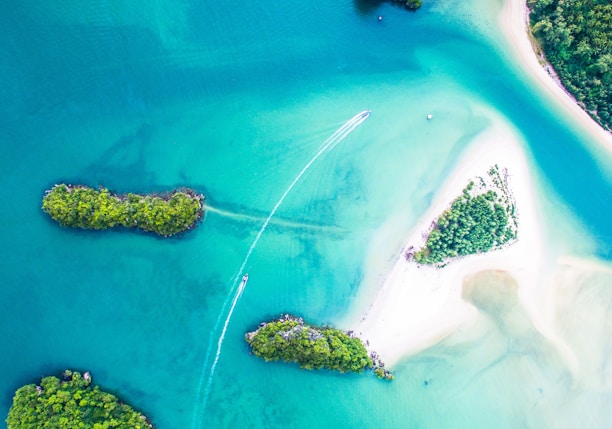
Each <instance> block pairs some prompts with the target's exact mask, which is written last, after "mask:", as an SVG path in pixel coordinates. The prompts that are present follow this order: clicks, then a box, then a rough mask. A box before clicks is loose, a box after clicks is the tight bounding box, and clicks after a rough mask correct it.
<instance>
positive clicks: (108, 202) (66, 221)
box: [42, 184, 204, 237]
mask: <svg viewBox="0 0 612 429" xmlns="http://www.w3.org/2000/svg"><path fill="white" fill-rule="evenodd" d="M203 202H204V196H203V195H200V194H197V193H196V192H194V191H192V190H189V189H186V190H182V191H174V192H172V193H168V194H160V195H138V194H131V193H130V194H127V195H116V194H112V193H111V192H110V191H109V190H108V189H105V188H100V189H93V188H89V187H87V186H73V185H66V184H61V185H55V186H54V187H53V188H52V189H51V190H49V191H47V192H46V193H45V196H44V197H43V202H42V209H43V210H44V211H45V212H46V213H47V214H48V215H49V216H51V218H52V219H53V220H54V221H56V222H58V223H59V224H60V225H62V226H70V227H73V228H83V229H108V228H115V227H125V228H138V229H141V230H143V231H147V232H152V233H155V234H157V235H161V236H164V237H168V236H171V235H175V234H178V233H181V232H184V231H187V230H189V229H191V228H193V227H194V226H195V225H196V224H197V223H198V221H199V220H200V219H201V218H202V215H203V213H204V203H203Z"/></svg>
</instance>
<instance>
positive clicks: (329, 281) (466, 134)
mask: <svg viewBox="0 0 612 429" xmlns="http://www.w3.org/2000/svg"><path fill="white" fill-rule="evenodd" d="M319 3H321V2H319ZM501 6H502V4H501V2H500V1H485V0H470V1H466V2H461V4H457V2H451V1H449V0H430V1H426V2H425V5H424V6H423V8H422V9H421V10H420V11H419V12H418V13H407V12H405V11H404V10H402V9H401V8H395V7H391V6H388V5H383V4H378V3H377V2H367V1H366V0H356V1H340V2H327V3H324V2H323V3H321V4H308V3H304V2H298V1H293V0H291V1H285V2H277V3H274V4H272V3H270V4H266V5H263V4H251V3H248V2H247V3H241V4H236V3H231V4H230V3H228V4H224V3H223V2H221V3H213V2H210V1H203V0H199V1H197V0H192V1H173V2H170V1H164V0H157V1H153V2H149V3H147V5H146V7H142V5H138V4H136V3H131V2H130V3H128V4H127V5H126V4H123V3H122V2H115V1H93V2H89V3H87V4H86V5H85V4H83V2H79V1H63V2H60V3H59V4H52V3H48V2H40V1H37V0H24V1H21V2H18V4H13V5H8V4H4V5H1V6H0V11H1V13H0V22H1V24H2V25H1V26H0V28H1V30H0V34H1V35H2V37H0V46H1V49H0V55H1V56H2V62H1V63H0V64H1V65H0V81H1V82H2V83H1V84H0V94H1V95H2V99H3V103H2V105H0V111H1V115H0V124H1V129H2V130H3V132H2V133H1V134H0V144H1V147H2V157H0V175H1V177H2V183H3V186H2V188H0V193H1V194H2V201H4V209H3V210H2V214H1V215H0V216H1V222H0V232H1V235H2V243H3V246H2V258H1V259H0V261H1V262H0V264H1V269H2V274H3V285H2V287H1V288H0V294H1V299H0V303H1V305H2V309H1V314H2V323H1V324H0V339H1V340H2V343H3V353H2V354H0V379H1V380H2V389H1V392H2V396H1V406H0V408H1V409H2V413H0V414H2V415H6V412H7V411H8V408H9V406H10V403H11V398H12V394H13V392H14V390H15V389H16V388H18V387H19V386H21V385H22V384H24V383H30V382H34V381H36V380H37V379H38V378H39V377H40V376H42V375H47V374H54V373H58V372H59V371H61V370H63V369H65V368H74V369H81V370H90V371H92V373H93V375H94V378H95V379H96V382H97V383H99V384H101V385H102V386H104V387H105V388H106V389H108V390H110V391H113V392H116V393H117V394H119V395H120V396H121V397H122V398H124V399H125V400H126V401H127V402H129V403H131V404H133V405H134V406H135V407H136V408H138V409H140V410H142V411H143V412H144V413H145V414H147V415H148V416H150V418H151V419H152V421H153V422H154V423H155V425H156V427H158V428H201V427H202V428H203V427H210V428H225V427H249V428H251V427H252V428H280V427H292V428H315V427H316V428H332V427H347V428H353V427H354V428H358V427H359V428H362V427H385V428H450V427H453V428H471V429H474V428H491V427H496V428H512V429H514V428H522V427H524V428H544V427H546V428H575V427H579V425H580V426H582V425H584V426H589V427H593V428H604V427H610V426H611V425H612V417H610V413H609V409H610V405H612V394H611V392H612V390H611V388H610V382H609V381H608V378H610V371H611V370H610V363H609V362H608V357H607V354H606V352H605V350H606V346H605V345H606V344H607V341H609V338H610V329H611V328H610V327H609V324H608V325H606V324H605V323H604V321H605V320H609V318H610V314H609V311H608V310H607V309H608V303H609V302H611V299H612V293H611V292H610V291H609V288H610V286H612V281H611V280H610V279H611V276H610V275H609V274H606V270H605V269H604V270H603V271H601V270H600V271H598V272H597V273H594V274H593V273H590V274H585V273H578V274H577V273H572V272H569V271H566V272H564V273H565V274H564V275H560V276H559V277H558V279H557V280H558V283H559V287H560V288H566V289H568V288H569V289H568V290H570V289H571V290H578V289H576V287H575V286H576V285H577V284H580V285H588V287H589V288H590V289H588V290H587V289H584V290H585V292H584V293H581V294H579V295H576V296H575V298H576V299H574V300H573V301H572V302H571V303H570V304H567V303H566V304H567V305H565V307H563V308H564V311H566V313H563V314H567V325H568V326H569V327H568V328H567V329H568V332H570V331H571V333H572V335H573V336H572V338H583V339H584V338H587V339H588V341H587V342H585V343H584V344H582V346H584V347H583V349H584V348H585V347H586V348H587V349H588V350H587V352H589V353H590V354H589V355H588V356H590V362H592V368H591V372H590V374H591V375H592V379H593V380H591V382H590V383H583V384H580V383H573V382H572V380H571V377H570V376H569V375H568V372H567V370H566V369H565V368H563V367H562V365H559V364H558V362H557V361H556V358H555V357H554V353H552V352H551V351H550V348H549V347H548V346H547V345H546V344H540V343H538V342H536V343H537V344H538V345H533V342H532V341H531V340H532V339H533V337H532V336H530V335H535V334H533V333H532V334H530V335H526V336H523V337H521V336H512V335H510V334H507V333H503V332H501V331H499V330H496V329H495V315H493V316H492V317H490V318H489V319H487V320H486V321H485V322H483V323H482V325H481V326H478V327H475V328H474V330H473V331H469V332H461V333H459V334H457V335H456V336H455V337H453V338H451V340H450V341H447V342H445V343H443V344H441V345H439V346H436V347H434V348H432V349H430V350H427V351H425V352H423V353H421V354H419V355H417V356H413V357H410V358H407V359H405V360H404V361H403V362H402V363H401V364H400V365H398V367H397V368H396V370H397V371H396V381H395V382H393V383H391V384H387V383H382V382H379V381H377V380H376V379H375V378H374V377H371V376H358V375H337V374H331V373H327V372H316V373H309V372H303V371H299V370H298V369H296V368H295V367H294V366H292V365H284V364H280V365H270V364H265V363H263V362H261V361H259V360H258V359H255V358H253V357H251V356H249V354H248V350H247V347H246V344H245V342H244V341H243V339H242V338H243V333H244V332H245V331H247V330H249V329H252V328H253V327H255V326H256V325H257V324H258V323H259V322H260V321H261V320H263V319H267V318H270V317H274V316H276V315H277V314H279V313H280V312H294V313H297V314H300V315H303V316H305V317H307V318H308V319H309V320H311V321H312V322H316V323H331V324H338V323H341V321H342V320H346V319H347V318H350V316H351V314H352V312H354V311H357V310H356V309H357V308H359V305H360V304H359V300H358V298H357V297H358V295H359V293H360V292H363V291H364V290H366V291H367V290H370V291H373V290H374V289H375V288H376V286H377V285H376V284H366V282H363V281H362V280H363V279H364V278H365V277H366V275H367V274H372V273H374V277H375V276H376V275H378V276H379V277H382V276H384V273H385V271H386V270H387V269H388V268H389V267H390V266H391V265H392V264H393V260H394V258H395V257H396V255H397V253H398V252H399V250H400V249H401V246H402V240H403V237H405V236H407V234H408V233H409V232H410V230H411V228H412V227H414V226H415V224H416V222H417V220H418V219H419V216H420V215H421V214H422V213H423V212H424V211H425V210H426V209H427V207H428V205H429V203H430V202H431V200H432V197H433V195H434V194H435V192H436V190H437V189H438V188H439V186H440V185H441V184H442V183H443V182H444V179H445V177H446V175H447V174H448V172H449V171H450V170H451V169H452V168H453V166H454V165H455V162H456V159H457V157H458V155H459V154H461V152H462V150H463V149H464V148H465V147H466V146H467V145H468V144H469V143H470V141H471V140H472V139H473V138H474V137H475V136H477V135H478V134H479V133H480V132H481V131H483V130H485V129H486V128H487V126H488V124H489V123H490V122H491V120H492V116H491V115H492V114H493V113H490V112H494V115H495V117H500V118H504V120H505V121H506V122H507V123H508V124H510V125H511V126H512V127H513V128H514V129H516V130H517V131H518V132H519V133H520V135H521V136H522V138H523V139H524V148H525V151H526V153H527V155H528V158H529V159H530V163H531V166H532V170H533V173H534V176H535V177H536V178H537V188H538V189H537V192H538V197H539V200H540V203H541V210H542V214H543V216H544V217H545V218H547V219H550V220H551V222H550V223H549V225H550V226H549V227H548V230H547V234H548V237H549V239H550V243H549V247H550V249H551V255H553V256H554V255H557V254H567V253H569V254H574V255H578V256H581V257H587V258H590V259H598V260H599V261H600V263H601V264H609V262H610V259H611V258H612V247H611V243H612V223H610V222H609V209H610V205H611V204H610V203H611V201H612V168H611V167H610V166H611V165H612V163H610V161H611V158H612V157H611V156H610V154H609V152H606V151H604V150H602V149H601V148H599V147H598V146H597V145H595V144H593V143H592V142H590V141H588V138H589V137H588V135H587V134H586V133H584V132H583V131H582V130H580V129H579V127H578V126H576V125H575V124H573V123H572V122H571V120H570V119H571V118H568V117H567V116H565V114H564V113H563V112H561V111H560V110H559V109H557V108H556V107H555V106H554V105H552V104H551V102H550V100H548V99H547V98H546V96H545V95H544V94H543V92H542V91H541V90H540V89H539V88H538V87H537V86H536V85H535V84H534V83H532V81H531V80H530V78H529V76H528V75H527V74H526V73H525V72H524V71H522V69H521V68H520V66H519V65H518V64H515V62H514V61H513V60H512V58H511V56H510V54H509V48H508V47H507V46H506V45H505V42H504V41H503V39H502V37H501V35H500V34H499V33H498V29H497V27H498V26H497V25H496V21H495V19H496V16H497V14H498V12H499V11H500V9H501ZM378 15H382V16H383V20H382V21H381V22H379V21H378V20H377V16H378ZM365 109H369V110H371V111H372V113H371V115H370V117H369V118H368V119H367V120H366V121H365V122H364V123H363V124H361V125H359V126H358V127H357V128H356V129H355V130H353V131H352V132H351V133H350V134H349V135H348V136H347V137H346V138H345V139H344V140H343V141H341V142H340V143H339V144H338V145H337V146H336V147H335V148H334V149H333V150H330V151H326V152H325V153H323V154H322V155H321V157H320V158H319V159H317V161H316V162H315V163H313V164H312V166H311V167H310V168H309V169H308V170H307V171H306V172H305V174H304V175H303V177H302V178H301V180H300V181H299V182H298V183H297V184H296V186H295V187H294V188H293V190H292V191H291V192H290V193H289V194H288V195H287V197H286V199H285V200H284V202H283V204H282V205H281V206H280V207H279V208H278V211H277V213H276V216H275V217H274V218H273V219H272V221H271V223H270V224H269V226H268V227H267V228H266V230H265V231H264V232H263V234H262V235H261V238H260V240H259V241H258V243H257V245H256V247H255V248H254V249H253V252H252V254H251V256H250V258H249V259H248V261H247V262H246V268H245V269H246V270H248V272H249V274H250V280H249V283H248V285H247V288H246V289H245V291H244V293H243V295H242V297H241V299H240V300H239V301H238V303H237V305H236V307H235V310H234V313H233V317H232V318H231V320H230V323H229V325H228V329H227V333H226V335H225V340H224V342H223V347H222V349H221V354H220V356H219V361H218V365H217V366H216V370H215V373H214V374H213V377H212V380H211V383H210V389H209V391H207V389H206V388H205V387H206V385H207V383H208V380H209V373H210V367H211V364H212V355H214V353H215V348H216V344H217V341H218V338H219V335H220V333H221V328H222V326H223V322H224V321H225V318H226V315H227V311H228V309H229V304H230V303H231V300H232V298H233V296H234V293H235V290H236V284H235V282H234V278H235V277H236V276H239V275H241V273H240V272H238V270H239V267H240V266H241V264H242V263H243V261H244V259H245V256H246V255H247V252H248V250H249V248H250V247H251V245H252V243H253V240H254V239H255V237H256V234H257V232H258V231H259V230H260V228H261V227H262V225H263V223H264V221H265V219H266V217H267V216H268V214H269V213H270V211H271V210H272V209H273V207H274V206H275V204H276V203H277V201H278V200H279V198H280V197H281V195H283V192H284V191H285V190H286V189H287V187H288V186H289V185H290V184H291V182H292V181H293V180H294V178H295V177H296V175H297V174H298V173H299V172H300V170H301V169H302V168H303V167H304V166H305V165H306V163H307V162H308V161H309V160H310V159H311V158H312V157H313V156H314V155H315V154H316V153H317V151H319V150H320V149H321V148H322V147H323V145H324V143H325V142H326V140H327V139H328V138H329V137H330V136H332V134H333V133H334V132H335V131H336V130H337V129H338V128H339V127H341V126H342V124H344V123H345V122H346V121H347V120H349V119H350V118H351V117H353V116H354V115H355V114H357V113H358V112H360V111H363V110H365ZM488 112H489V113H488ZM428 113H432V114H433V115H434V119H433V120H432V121H427V120H426V119H425V118H426V115H427V114H428ZM60 181H68V182H78V183H86V184H89V185H92V186H95V185H98V184H103V185H105V186H107V187H110V188H111V189H113V190H116V191H118V192H123V191H137V192H148V191H157V190H164V189H172V188H173V187H175V186H180V185H186V186H190V187H194V188H196V189H198V190H200V191H202V192H203V193H205V194H206V195H207V197H208V200H207V202H208V203H209V204H210V206H211V207H212V208H214V209H216V210H211V211H210V212H209V213H208V214H207V217H206V219H205V222H204V223H203V224H202V225H201V226H200V227H199V228H198V229H197V230H196V231H193V232H191V233H189V234H187V235H185V236H184V237H183V238H181V239H170V240H161V239H156V238H153V237H150V236H146V235H138V234H133V233H127V232H103V233H95V232H87V231H72V230H65V229H61V228H59V227H57V226H56V225H55V224H53V223H52V222H51V221H50V220H49V219H48V218H46V217H45V216H44V215H43V213H42V211H41V210H40V200H41V197H42V194H43V192H44V190H45V189H46V188H49V187H50V186H52V185H53V184H54V183H56V182H60ZM381 231H386V232H385V233H384V234H386V235H385V237H388V239H387V240H385V241H383V242H382V243H381V240H380V236H381ZM373 243H377V244H376V246H375V247H373ZM373 248H374V250H375V253H377V254H376V258H375V260H376V261H377V262H374V263H373V262H371V260H372V253H373V250H372V249H373ZM365 267H368V268H367V270H366V268H365ZM366 271H369V272H368V273H366ZM561 274H563V273H561ZM568 279H569V280H568ZM570 280H571V281H570ZM568 281H569V282H570V283H568ZM568 284H570V286H568ZM571 285H573V286H571ZM572 287H573V289H572ZM585 287H587V286H585ZM579 290H581V291H582V290H583V289H580V288H579ZM560 308H561V307H560ZM563 314H561V316H560V317H564V316H563ZM587 316H590V317H587ZM595 316H596V317H597V319H593V317H595ZM516 317H520V315H517V316H516ZM568 335H569V334H568ZM576 341H578V340H576ZM584 341H586V340H584ZM527 344H532V346H530V347H528V346H527ZM575 345H576V346H579V345H580V344H579V342H576V343H575ZM585 353H586V352H585ZM425 381H427V383H425ZM205 399H206V401H204V400H205ZM3 425H4V423H0V426H2V427H4V426H3Z"/></svg>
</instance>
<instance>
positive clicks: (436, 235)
mask: <svg viewBox="0 0 612 429" xmlns="http://www.w3.org/2000/svg"><path fill="white" fill-rule="evenodd" d="M479 179H480V185H479V186H476V187H475V183H474V181H472V182H470V184H469V185H468V186H467V187H466V188H465V189H464V190H463V194H462V195H461V196H460V197H459V198H457V199H456V200H455V201H453V203H452V205H451V207H450V209H448V210H446V211H445V212H444V213H442V215H440V217H439V218H438V219H437V220H436V221H435V222H434V223H433V228H432V230H431V231H430V232H429V235H428V237H427V241H426V242H425V246H424V247H423V248H422V249H421V250H419V251H417V252H415V253H414V254H413V255H412V254H409V255H407V256H412V257H414V260H415V261H416V262H418V263H420V264H440V263H442V262H444V261H445V260H447V259H450V258H454V257H457V256H466V255H471V254H475V253H484V252H488V251H489V250H492V249H497V248H500V247H502V246H503V245H505V244H507V243H509V242H511V241H512V240H514V239H515V238H516V229H517V223H516V217H515V214H514V203H513V202H512V198H511V195H510V192H509V190H508V187H507V184H506V178H505V177H502V175H501V173H500V171H499V168H498V167H497V166H495V167H493V168H491V169H490V170H489V177H488V180H489V182H490V183H489V184H487V183H486V181H485V180H484V179H483V178H479ZM487 188H488V190H487ZM493 188H494V189H497V191H500V194H501V195H500V194H498V193H497V192H496V191H495V190H494V189H493ZM485 190H486V192H484V191H485ZM479 192H480V193H479Z"/></svg>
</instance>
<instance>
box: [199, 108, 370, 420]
mask: <svg viewBox="0 0 612 429" xmlns="http://www.w3.org/2000/svg"><path fill="white" fill-rule="evenodd" d="M369 115H370V111H369V110H364V111H363V112H360V113H358V114H356V115H355V116H353V117H352V118H351V119H349V120H348V121H347V122H345V123H344V125H342V126H341V127H340V128H338V129H337V130H336V131H335V132H334V133H333V134H332V135H331V136H329V137H328V138H327V140H325V142H324V144H323V146H322V147H321V149H319V151H318V152H317V153H316V154H315V156H313V157H312V159H311V160H310V161H308V163H307V164H306V165H305V166H304V168H302V170H301V171H300V172H299V173H298V175H297V176H295V178H294V179H293V182H291V184H290V185H289V187H288V188H287V189H286V190H285V192H284V193H283V195H282V196H281V197H280V198H279V200H278V201H277V202H276V204H275V205H274V208H272V211H271V212H270V214H269V215H268V217H267V218H266V220H265V222H264V223H263V225H262V226H261V228H260V229H259V232H258V233H257V236H256V237H255V240H253V243H252V244H251V247H249V250H248V252H247V254H246V256H245V258H244V260H243V261H242V265H240V268H239V269H238V272H237V273H236V277H234V280H233V282H232V289H233V288H234V285H235V284H236V283H237V282H238V279H239V278H240V277H241V276H242V275H243V274H244V268H245V267H246V264H247V262H248V261H249V258H250V257H251V254H252V253H253V250H255V246H257V242H258V241H259V239H260V238H261V236H262V234H263V233H264V231H265V230H266V228H267V227H268V224H269V223H270V220H271V219H272V217H273V216H274V215H275V214H276V211H277V210H278V208H279V207H280V206H281V204H283V201H285V198H286V197H287V195H289V192H291V190H292V189H293V187H294V186H295V185H296V184H297V182H299V180H300V179H301V178H302V176H303V175H304V173H306V171H308V169H309V168H310V166H311V165H312V164H313V163H314V162H315V161H316V160H317V159H319V157H320V156H321V155H323V153H324V152H325V151H327V150H331V149H333V148H335V147H336V146H337V145H338V144H339V143H340V142H341V141H342V140H344V139H345V138H346V136H348V135H349V134H350V133H351V132H352V131H353V130H354V129H355V128H357V127H358V126H359V125H360V124H361V123H363V121H365V120H366V119H367V118H368V117H369ZM245 286H246V282H240V285H239V286H238V290H237V291H236V293H235V295H234V299H233V300H232V305H231V306H230V309H229V312H228V314H227V317H226V319H225V323H224V324H223V329H222V330H221V335H219V340H218V341H217V351H216V353H215V358H214V360H213V363H212V365H211V367H210V372H209V375H208V381H207V382H206V388H205V389H204V398H203V399H202V405H201V407H199V408H198V405H197V404H198V402H199V397H200V395H201V390H202V382H203V379H204V372H202V375H201V377H200V381H199V383H198V390H197V393H196V407H195V410H194V416H193V421H192V428H194V427H195V425H196V420H197V421H198V428H201V421H202V418H201V416H199V411H198V410H199V409H201V410H202V411H203V410H204V409H205V408H206V401H207V400H208V395H209V393H210V386H211V384H212V380H213V376H214V375H215V368H216V367H217V363H218V362H219V357H220V356H221V347H222V346H223V340H224V339H225V333H226V332H227V327H228V326H229V322H230V320H231V318H232V314H233V312H234V308H236V304H237V303H238V299H240V295H242V292H243V291H244V288H245ZM223 308H224V309H225V305H224V306H223ZM217 320H220V319H217ZM215 330H216V329H215ZM209 355H210V353H209V351H207V355H206V359H205V363H206V362H208V357H209ZM198 417H200V418H199V419H198Z"/></svg>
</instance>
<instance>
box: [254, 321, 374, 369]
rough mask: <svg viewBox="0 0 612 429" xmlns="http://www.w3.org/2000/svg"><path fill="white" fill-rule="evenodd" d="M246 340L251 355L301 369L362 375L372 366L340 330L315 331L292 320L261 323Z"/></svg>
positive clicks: (362, 348)
mask: <svg viewBox="0 0 612 429" xmlns="http://www.w3.org/2000/svg"><path fill="white" fill-rule="evenodd" d="M245 338H246V341H247V343H249V345H250V346H251V348H252V350H253V354H255V356H258V357H261V358H263V359H265V360H266V361H276V360H284V361H286V362H296V363H298V364H299V365H300V367H301V368H304V369H320V368H327V369H331V370H335V371H340V372H361V371H363V370H365V369H369V368H372V366H373V362H372V359H371V358H370V357H369V356H368V352H367V350H366V348H365V346H364V345H363V343H362V342H361V340H360V339H359V338H356V337H353V336H352V335H349V334H347V333H345V332H343V331H341V330H339V329H334V328H329V327H326V328H315V327H312V326H309V325H306V324H304V321H303V320H302V319H299V318H295V317H284V318H281V319H279V320H276V321H272V322H267V323H262V324H261V325H260V327H259V329H257V330H256V331H254V332H249V333H247V334H246V337H245Z"/></svg>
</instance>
